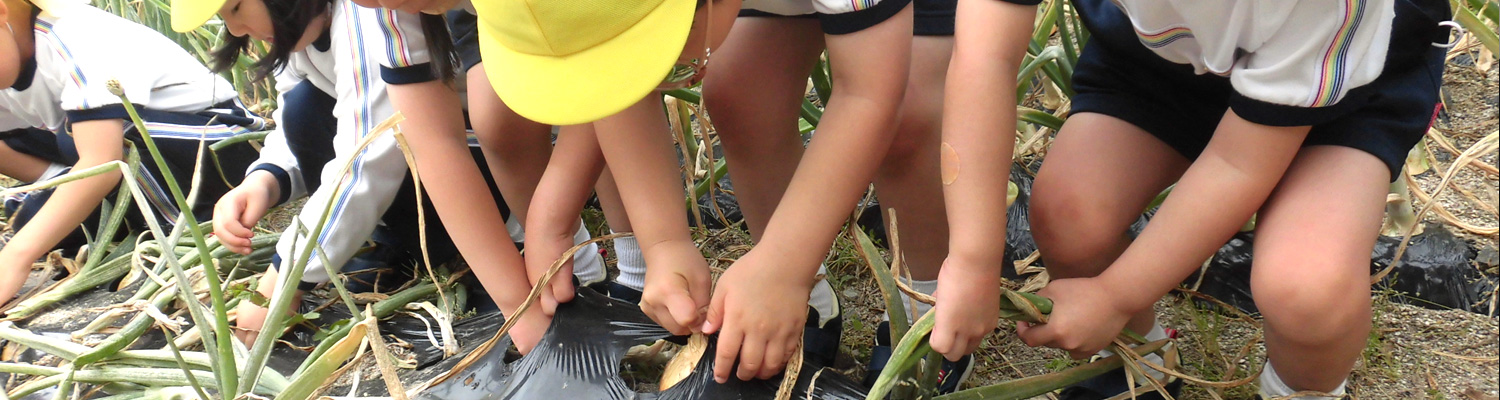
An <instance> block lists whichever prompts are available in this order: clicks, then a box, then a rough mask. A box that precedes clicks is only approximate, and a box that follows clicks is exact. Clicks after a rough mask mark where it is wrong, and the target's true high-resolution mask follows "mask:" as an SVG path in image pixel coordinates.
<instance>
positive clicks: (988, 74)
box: [913, 0, 1036, 360]
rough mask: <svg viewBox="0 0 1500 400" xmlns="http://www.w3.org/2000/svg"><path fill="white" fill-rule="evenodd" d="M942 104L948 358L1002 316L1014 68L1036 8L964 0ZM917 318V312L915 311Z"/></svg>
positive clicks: (937, 338) (938, 331)
mask: <svg viewBox="0 0 1500 400" xmlns="http://www.w3.org/2000/svg"><path fill="white" fill-rule="evenodd" d="M957 13H958V15H957V20H956V21H955V27H956V29H955V33H954V46H953V61H952V62H951V64H950V65H949V67H948V82H947V90H946V93H947V98H946V99H944V102H943V107H944V108H943V144H942V146H941V149H940V151H941V157H942V178H941V179H942V180H943V202H944V204H945V205H946V207H947V213H948V227H949V228H948V229H949V232H950V233H949V234H948V237H949V239H948V240H949V242H948V257H947V259H946V260H944V261H943V267H942V272H940V274H939V276H938V291H937V293H936V297H937V300H938V303H937V307H936V308H935V309H936V310H937V324H936V325H935V327H934V329H933V332H932V348H933V350H936V351H938V352H939V353H943V355H944V356H946V357H947V358H948V359H950V360H957V359H959V358H961V357H963V356H964V355H967V354H969V353H971V352H973V351H974V349H975V348H976V347H978V346H979V341H980V340H983V339H984V335H985V334H988V333H989V332H990V331H992V330H994V329H995V326H996V325H997V324H998V323H999V309H998V308H997V307H996V305H997V304H999V295H1000V294H999V291H998V290H997V289H998V288H999V287H1000V272H1001V268H1003V267H1004V266H1003V265H1002V259H1003V258H1004V251H1005V247H1004V243H1005V242H1004V241H1003V240H1002V241H999V243H1000V244H999V245H996V241H997V238H1004V237H1005V217H1006V205H1005V203H1003V202H1000V201H997V199H1003V198H1005V196H1006V188H1007V184H1006V182H1008V181H1009V180H1010V162H1011V155H1012V153H1013V151H1014V148H1015V136H1014V135H1013V134H1012V133H1013V132H1014V131H1015V126H1016V98H1015V94H1014V93H1015V92H1016V74H1017V70H1018V69H1019V64H1020V62H1021V59H1022V57H1024V56H1025V54H1026V45H1027V43H1029V41H1030V39H1031V26H1032V21H1033V20H1034V19H1035V18H1036V7H1035V6H1022V5H1017V4H1012V3H1006V2H1002V1H996V0H962V1H960V2H959V3H958V10H957ZM915 317H916V316H913V318H915Z"/></svg>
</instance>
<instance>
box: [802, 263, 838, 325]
mask: <svg viewBox="0 0 1500 400" xmlns="http://www.w3.org/2000/svg"><path fill="white" fill-rule="evenodd" d="M818 275H823V276H828V267H827V266H824V265H822V264H819V265H818ZM807 305H808V306H811V307H812V308H813V309H814V310H818V327H822V326H823V325H825V324H828V321H829V320H832V319H833V317H837V316H838V315H839V298H838V297H836V296H834V294H833V286H832V285H829V284H828V279H819V280H818V282H817V283H814V284H813V288H812V293H809V294H808V297H807Z"/></svg>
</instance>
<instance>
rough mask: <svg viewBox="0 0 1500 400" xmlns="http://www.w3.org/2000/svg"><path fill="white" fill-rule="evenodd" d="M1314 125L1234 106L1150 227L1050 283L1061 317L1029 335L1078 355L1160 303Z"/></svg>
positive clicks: (1275, 177) (1261, 197)
mask: <svg viewBox="0 0 1500 400" xmlns="http://www.w3.org/2000/svg"><path fill="white" fill-rule="evenodd" d="M1309 129H1310V128H1309V127H1306V126H1301V127H1273V126H1266V125H1259V124H1255V123H1252V122H1249V121H1246V120H1244V119H1242V118H1240V117H1239V116H1238V115H1236V114H1235V113H1234V112H1233V111H1230V112H1228V113H1226V114H1225V116H1224V119H1223V120H1222V121H1221V122H1220V123H1219V127H1218V130H1217V131H1215V132H1214V137H1213V139H1212V140H1211V141H1210V142H1209V144H1208V148H1207V149H1205V150H1204V152H1203V154H1202V155H1201V156H1199V157H1198V160H1197V161H1195V162H1193V165H1192V166H1191V167H1189V168H1188V170H1187V172H1186V173H1184V174H1183V176H1182V179H1181V180H1179V181H1178V183H1177V187H1176V188H1175V189H1173V191H1172V195H1171V196H1169V197H1168V198H1167V201H1166V202H1165V203H1163V204H1162V207H1161V211H1159V212H1157V214H1156V217H1155V218H1154V219H1153V220H1152V221H1151V224H1150V225H1147V226H1146V229H1145V231H1143V232H1141V235H1140V236H1139V237H1138V238H1136V240H1135V242H1134V243H1132V244H1131V245H1130V247H1129V248H1128V249H1126V250H1125V253H1124V254H1123V255H1121V256H1120V258H1119V259H1117V260H1116V261H1115V262H1114V264H1112V265H1110V267H1109V269H1107V270H1105V272H1104V273H1103V274H1100V275H1099V276H1098V277H1096V278H1085V279H1062V280H1057V281H1053V282H1052V283H1051V284H1049V285H1048V286H1047V288H1046V289H1044V290H1043V291H1042V294H1043V295H1045V296H1048V297H1051V298H1053V299H1054V300H1055V301H1056V304H1055V305H1054V308H1053V313H1052V316H1053V317H1052V319H1051V320H1050V321H1048V323H1047V324H1045V325H1037V326H1034V327H1029V328H1028V327H1023V329H1022V330H1021V337H1022V339H1025V340H1026V342H1027V343H1028V344H1032V345H1045V346H1049V347H1057V348H1061V349H1064V350H1068V351H1069V352H1071V353H1073V355H1074V356H1075V357H1087V356H1088V355H1091V354H1094V353H1095V352H1097V351H1099V350H1101V349H1103V348H1104V347H1105V346H1107V345H1108V344H1109V342H1110V340H1111V339H1112V338H1113V337H1114V332H1119V331H1120V329H1121V328H1123V327H1124V326H1125V322H1126V321H1127V320H1128V319H1129V317H1130V315H1132V314H1134V313H1136V312H1139V311H1140V310H1145V309H1147V308H1149V307H1151V306H1152V305H1153V304H1155V302H1156V300H1157V299H1160V298H1161V296H1162V295H1163V294H1165V293H1167V291H1168V290H1171V288H1172V287H1175V286H1176V285H1177V284H1178V283H1180V282H1182V280H1183V279H1184V278H1186V277H1187V275H1189V274H1191V273H1192V271H1193V270H1195V269H1197V268H1198V266H1199V265H1201V264H1202V263H1203V260H1206V259H1208V257H1209V256H1211V255H1213V253H1214V251H1216V250H1217V249H1218V248H1219V247H1220V246H1222V245H1223V244H1224V242H1225V241H1228V240H1229V237H1230V236H1233V235H1234V233H1235V232H1236V231H1237V230H1238V228H1239V227H1240V226H1243V225H1244V223H1245V221H1247V220H1249V219H1250V216H1251V215H1253V214H1255V211H1256V210H1257V209H1259V208H1260V206H1261V205H1262V203H1264V202H1265V200H1266V198H1267V197H1269V196H1270V194H1271V191H1272V189H1274V188H1275V187H1276V184H1277V182H1279V181H1280V179H1281V176H1282V174H1283V173H1285V172H1286V169H1287V167H1288V166H1289V165H1290V164H1291V162H1292V159H1293V158H1294V157H1295V156H1296V155H1297V152H1298V150H1299V149H1300V148H1301V146H1302V141H1303V139H1304V138H1306V137H1307V132H1308V130H1309Z"/></svg>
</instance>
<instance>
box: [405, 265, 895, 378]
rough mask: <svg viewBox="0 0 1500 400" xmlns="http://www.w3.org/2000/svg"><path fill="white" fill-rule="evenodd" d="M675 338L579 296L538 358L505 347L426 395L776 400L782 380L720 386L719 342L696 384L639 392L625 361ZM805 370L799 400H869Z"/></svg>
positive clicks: (600, 299) (613, 305)
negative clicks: (625, 372) (625, 373)
mask: <svg viewBox="0 0 1500 400" xmlns="http://www.w3.org/2000/svg"><path fill="white" fill-rule="evenodd" d="M670 336H671V333H669V332H667V331H666V330H665V329H662V328H661V327H660V326H657V325H656V324H655V323H653V322H652V321H651V320H650V319H649V318H647V317H646V316H645V315H644V314H642V313H641V312H640V308H638V307H637V306H635V305H632V304H627V303H624V302H621V301H618V300H614V299H610V298H607V297H605V296H604V295H601V294H598V293H596V292H593V291H591V290H587V289H582V290H579V294H578V297H577V298H576V299H574V300H573V301H572V302H569V303H567V304H563V305H561V306H559V308H558V310H557V314H556V318H555V319H554V320H553V322H552V326H551V327H550V328H549V329H548V331H547V334H546V335H545V336H543V338H542V341H541V343H539V344H538V345H537V347H536V349H535V350H533V351H532V352H531V354H528V355H527V356H525V357H522V358H521V359H519V360H516V361H514V362H511V363H506V362H505V353H504V351H503V349H505V348H507V347H508V346H509V345H510V343H509V340H508V338H506V339H503V340H502V341H501V342H500V343H497V344H496V346H495V347H494V350H492V351H490V352H489V353H487V354H485V355H484V357H483V358H481V359H479V360H478V361H476V362H475V363H473V364H472V365H470V366H469V367H468V368H467V369H466V370H464V371H462V372H461V373H460V374H458V375H456V376H454V377H452V378H450V379H448V380H447V381H444V382H442V383H440V384H438V385H435V386H434V387H432V388H430V389H428V390H427V391H425V392H424V393H422V394H421V395H420V397H419V398H421V399H429V400H481V399H486V400H487V399H516V400H521V399H549V398H556V399H607V400H628V399H642V400H652V399H655V400H698V399H704V400H708V399H713V400H740V399H743V400H756V399H774V398H775V396H776V391H777V389H778V388H779V386H780V382H781V377H780V376H777V377H775V378H772V379H770V380H757V381H749V382H745V381H740V380H737V379H731V380H730V381H729V382H728V383H725V384H723V385H720V384H718V383H716V382H714V381H713V374H712V371H713V363H714V357H713V354H714V351H715V346H714V344H713V343H714V342H715V340H714V339H713V338H710V340H709V342H710V345H709V348H708V351H707V352H706V353H705V355H704V357H703V358H702V359H701V360H699V362H698V365H697V367H696V368H695V369H694V372H693V374H692V376H690V377H688V378H687V379H686V380H683V381H682V382H680V383H678V384H677V385H675V386H673V387H671V388H668V389H667V390H665V391H660V392H654V391H648V392H637V391H636V390H635V389H634V388H632V387H631V385H630V384H629V383H628V382H626V380H625V379H624V378H622V377H621V376H620V370H621V359H623V358H624V356H625V353H626V351H627V350H628V349H630V348H631V347H633V346H636V345H649V344H651V343H654V342H655V341H657V340H658V339H667V338H669V337H670ZM822 369H823V368H822V367H821V366H818V365H813V364H812V363H805V364H803V366H802V370H801V373H800V374H799V375H798V378H797V385H796V387H795V391H794V392H793V396H792V398H796V399H823V400H842V399H863V398H864V397H865V394H864V391H863V389H862V388H860V386H859V385H858V384H856V383H854V382H853V381H851V380H849V379H847V378H845V377H843V376H842V375H840V374H838V373H836V372H834V371H831V370H830V371H823V372H820V370H822Z"/></svg>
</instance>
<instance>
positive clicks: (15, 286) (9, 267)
mask: <svg viewBox="0 0 1500 400" xmlns="http://www.w3.org/2000/svg"><path fill="white" fill-rule="evenodd" d="M29 275H31V261H29V260H24V259H21V258H20V257H7V258H0V305H5V304H6V303H9V302H10V301H11V300H13V299H15V297H16V294H18V293H20V292H21V286H25V285H26V277H27V276H29Z"/></svg>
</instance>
